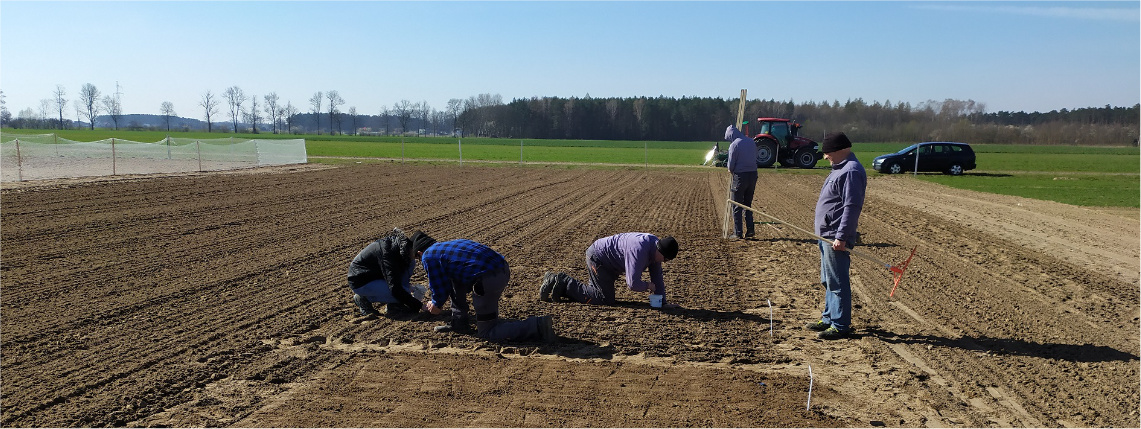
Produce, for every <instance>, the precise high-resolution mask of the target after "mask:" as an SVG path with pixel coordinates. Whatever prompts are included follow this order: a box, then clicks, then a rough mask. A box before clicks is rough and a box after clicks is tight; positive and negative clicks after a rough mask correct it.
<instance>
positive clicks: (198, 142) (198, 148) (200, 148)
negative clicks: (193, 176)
mask: <svg viewBox="0 0 1141 429" xmlns="http://www.w3.org/2000/svg"><path fill="white" fill-rule="evenodd" d="M194 148H195V149H197V150H198V171H199V172H202V142H201V141H199V140H195V141H194Z"/></svg>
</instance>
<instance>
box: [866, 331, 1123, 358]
mask: <svg viewBox="0 0 1141 429" xmlns="http://www.w3.org/2000/svg"><path fill="white" fill-rule="evenodd" d="M867 334H868V335H872V336H875V337H878V338H879V339H881V340H883V341H885V342H889V343H902V344H928V345H932V346H939V347H954V348H960V349H965V350H975V351H980V352H990V353H996V354H1003V355H1011V356H1030V357H1038V358H1045V359H1057V360H1064V361H1068V362H1113V361H1122V362H1125V361H1131V360H1132V361H1135V360H1138V359H1139V358H1138V356H1137V355H1135V354H1132V353H1128V352H1123V351H1120V350H1117V349H1114V348H1111V347H1106V346H1095V345H1092V344H1056V343H1046V344H1041V343H1035V342H1030V341H1023V340H1014V339H1009V338H991V337H962V338H956V339H951V338H945V337H940V336H937V335H910V334H896V333H894V332H889V331H884V330H882V329H878V328H871V329H868V330H867Z"/></svg>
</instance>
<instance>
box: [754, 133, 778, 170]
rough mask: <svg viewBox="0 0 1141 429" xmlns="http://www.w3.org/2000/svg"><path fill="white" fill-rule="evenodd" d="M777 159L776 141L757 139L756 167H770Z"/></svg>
mask: <svg viewBox="0 0 1141 429" xmlns="http://www.w3.org/2000/svg"><path fill="white" fill-rule="evenodd" d="M776 160H777V142H775V141H772V140H771V139H760V140H757V167H758V168H768V167H772V166H773V163H774V162H776Z"/></svg>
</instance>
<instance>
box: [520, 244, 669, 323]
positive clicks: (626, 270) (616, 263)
mask: <svg viewBox="0 0 1141 429" xmlns="http://www.w3.org/2000/svg"><path fill="white" fill-rule="evenodd" d="M677 251H678V244H677V240H675V239H674V238H673V237H669V236H666V237H663V238H661V239H658V237H656V236H654V235H653V234H647V233H644V232H624V233H621V234H615V235H611V236H609V237H603V238H600V239H598V240H595V241H594V243H593V244H591V245H590V247H589V248H587V249H586V272H587V275H588V276H590V282H589V283H583V282H581V281H579V280H577V279H575V278H574V277H571V276H570V275H569V274H566V273H561V272H559V273H556V272H550V271H548V272H547V273H546V274H544V275H543V283H542V284H541V285H540V286H539V300H540V301H562V300H564V299H567V300H571V301H575V302H580V303H583V304H597V305H614V303H615V300H614V282H615V281H617V280H618V276H619V275H622V274H625V275H626V287H627V288H629V289H630V290H632V291H635V292H646V291H649V292H650V306H651V307H655V308H678V306H677V305H674V304H671V303H669V302H666V299H665V293H666V284H665V280H663V276H662V263H663V262H666V261H669V260H672V259H673V258H674V257H676V256H677ZM644 271H649V272H650V281H649V282H646V281H644V280H642V272H644ZM650 286H653V289H652V290H651V288H650Z"/></svg>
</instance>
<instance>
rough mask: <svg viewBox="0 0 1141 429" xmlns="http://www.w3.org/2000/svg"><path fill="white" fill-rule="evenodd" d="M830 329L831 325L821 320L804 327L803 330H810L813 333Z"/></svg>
mask: <svg viewBox="0 0 1141 429" xmlns="http://www.w3.org/2000/svg"><path fill="white" fill-rule="evenodd" d="M831 327H832V324H831V323H827V322H825V321H824V320H823V319H821V320H817V321H815V322H812V323H809V324H807V325H804V329H811V330H813V331H823V330H825V329H828V328H831Z"/></svg>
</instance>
